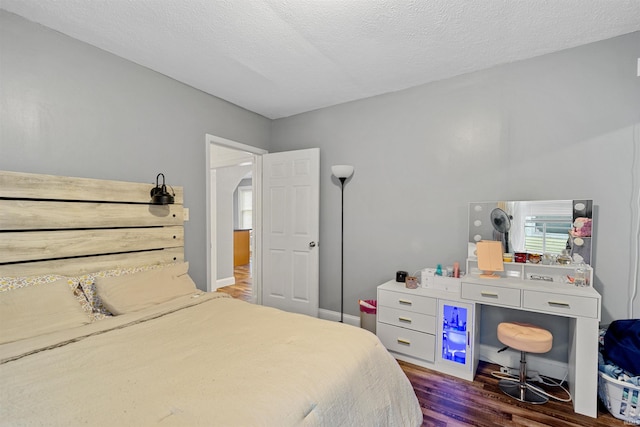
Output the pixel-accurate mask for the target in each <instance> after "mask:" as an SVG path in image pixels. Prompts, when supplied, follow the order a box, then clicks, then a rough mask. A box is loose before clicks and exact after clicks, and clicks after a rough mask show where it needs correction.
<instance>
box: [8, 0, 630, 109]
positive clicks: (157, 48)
mask: <svg viewBox="0 0 640 427" xmlns="http://www.w3.org/2000/svg"><path fill="white" fill-rule="evenodd" d="M0 7H1V8H3V9H6V10H8V11H10V12H13V13H16V14H18V15H21V16H23V17H25V18H27V19H29V20H31V21H35V22H38V23H40V24H43V25H45V26H47V27H50V28H53V29H55V30H57V31H60V32H61V33H64V34H67V35H69V36H71V37H74V38H76V39H79V40H82V41H84V42H87V43H89V44H92V45H94V46H97V47H99V48H101V49H104V50H106V51H108V52H112V53H114V54H116V55H118V56H121V57H123V58H126V59H128V60H131V61H133V62H136V63H138V64H140V65H143V66H145V67H148V68H150V69H153V70H155V71H158V72H160V73H162V74H165V75H167V76H169V77H172V78H174V79H176V80H179V81H181V82H183V83H186V84H188V85H191V86H193V87H195V88H198V89H200V90H202V91H204V92H207V93H210V94H212V95H215V96H217V97H219V98H222V99H225V100H227V101H229V102H232V103H234V104H236V105H239V106H241V107H243V108H246V109H247V110H251V111H254V112H256V113H258V114H261V115H263V116H266V117H269V118H280V117H287V116H290V115H293V114H297V113H301V112H305V111H310V110H314V109H317V108H322V107H327V106H331V105H335V104H339V103H343V102H347V101H352V100H355V99H360V98H365V97H369V96H373V95H379V94H382V93H386V92H392V91H397V90H401V89H406V88H409V87H413V86H417V85H420V84H423V83H428V82H431V81H435V80H440V79H444V78H448V77H452V76H455V75H459V74H463V73H468V72H471V71H476V70H481V69H485V68H488V67H491V66H494V65H497V64H503V63H507V62H512V61H516V60H521V59H526V58H531V57H534V56H538V55H542V54H545V53H550V52H554V51H558V50H561V49H567V48H571V47H575V46H578V45H581V44H586V43H590V42H594V41H598V40H603V39H607V38H611V37H615V36H618V35H621V34H626V33H630V32H634V31H638V30H640V0H556V1H552V0H484V1H480V0H475V1H472V0H467V1H464V0H457V1H456V0H0Z"/></svg>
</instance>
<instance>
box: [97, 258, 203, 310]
mask: <svg viewBox="0 0 640 427" xmlns="http://www.w3.org/2000/svg"><path fill="white" fill-rule="evenodd" d="M188 270H189V263H186V262H185V263H180V264H175V265H172V266H168V267H164V268H161V269H157V270H148V271H142V272H139V273H133V274H129V275H126V276H117V277H97V278H96V290H97V292H98V296H99V297H100V299H101V300H102V303H103V304H104V306H105V307H106V308H107V310H109V312H111V313H113V314H114V315H118V314H125V313H130V312H133V311H139V310H142V309H144V308H147V307H150V306H152V305H157V304H160V303H163V302H166V301H169V300H172V299H174V298H177V297H180V296H183V295H189V294H192V293H195V292H196V291H197V288H196V284H195V283H194V282H193V280H192V279H191V277H189V275H188V274H187V272H188Z"/></svg>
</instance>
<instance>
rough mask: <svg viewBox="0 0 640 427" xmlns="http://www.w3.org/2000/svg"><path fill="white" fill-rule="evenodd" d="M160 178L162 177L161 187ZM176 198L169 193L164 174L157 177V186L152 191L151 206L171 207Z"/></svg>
mask: <svg viewBox="0 0 640 427" xmlns="http://www.w3.org/2000/svg"><path fill="white" fill-rule="evenodd" d="M160 177H162V185H160V182H159V179H160ZM172 190H173V188H172ZM174 196H175V194H171V193H169V192H168V191H167V186H166V185H165V183H164V174H163V173H159V174H158V176H156V186H155V187H154V188H152V189H151V204H152V205H171V204H173V202H174Z"/></svg>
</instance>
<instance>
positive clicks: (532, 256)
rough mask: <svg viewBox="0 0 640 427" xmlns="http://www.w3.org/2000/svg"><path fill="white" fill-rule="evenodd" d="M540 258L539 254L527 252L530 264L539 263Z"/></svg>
mask: <svg viewBox="0 0 640 427" xmlns="http://www.w3.org/2000/svg"><path fill="white" fill-rule="evenodd" d="M541 258H542V257H541V256H540V254H529V262H530V263H532V264H539V263H540V260H541Z"/></svg>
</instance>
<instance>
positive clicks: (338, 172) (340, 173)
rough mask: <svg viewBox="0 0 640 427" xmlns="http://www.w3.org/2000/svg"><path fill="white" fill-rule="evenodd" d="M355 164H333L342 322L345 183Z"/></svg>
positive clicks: (341, 316)
mask: <svg viewBox="0 0 640 427" xmlns="http://www.w3.org/2000/svg"><path fill="white" fill-rule="evenodd" d="M353 170H354V168H353V166H350V165H335V166H331V173H332V174H333V176H335V177H336V178H338V179H339V180H340V197H341V198H340V323H343V322H344V184H345V182H346V181H347V179H348V178H349V177H350V176H351V175H353Z"/></svg>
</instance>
